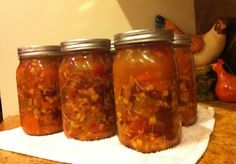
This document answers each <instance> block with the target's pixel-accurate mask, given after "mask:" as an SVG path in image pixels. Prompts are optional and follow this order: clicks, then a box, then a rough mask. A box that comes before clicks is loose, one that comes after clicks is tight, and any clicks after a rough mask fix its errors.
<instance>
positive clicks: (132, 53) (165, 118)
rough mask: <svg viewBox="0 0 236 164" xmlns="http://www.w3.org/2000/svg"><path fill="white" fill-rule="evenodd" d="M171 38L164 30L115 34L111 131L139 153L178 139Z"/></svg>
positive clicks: (179, 135)
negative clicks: (114, 123) (114, 126)
mask: <svg viewBox="0 0 236 164" xmlns="http://www.w3.org/2000/svg"><path fill="white" fill-rule="evenodd" d="M172 39H173V33H172V32H171V31H168V30H164V29H163V30H161V29H160V30H134V31H129V32H125V33H120V34H117V35H115V48H116V57H115V60H114V64H113V78H114V91H115V105H116V115H117V134H118V138H119V140H120V142H121V143H122V144H123V145H125V146H127V147H130V148H132V149H135V150H137V151H140V152H144V153H149V152H155V151H160V150H164V149H167V148H169V147H172V146H174V145H176V144H178V143H179V142H180V140H181V120H180V112H179V110H178V108H177V103H178V98H177V96H178V95H177V87H178V85H177V72H176V65H175V59H174V51H173V46H172V43H171V41H172Z"/></svg>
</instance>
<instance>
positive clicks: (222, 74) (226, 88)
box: [212, 59, 236, 102]
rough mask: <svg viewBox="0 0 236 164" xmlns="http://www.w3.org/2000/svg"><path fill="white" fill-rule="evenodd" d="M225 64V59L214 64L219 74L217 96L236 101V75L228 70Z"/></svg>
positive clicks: (227, 100)
mask: <svg viewBox="0 0 236 164" xmlns="http://www.w3.org/2000/svg"><path fill="white" fill-rule="evenodd" d="M223 65H224V61H223V60H221V59H218V61H217V62H216V63H214V64H212V69H213V70H214V71H215V72H216V75H217V83H216V86H215V93H216V96H217V97H218V98H219V99H220V100H221V101H224V102H236V76H235V75H232V74H230V73H228V72H226V71H225V70H224V68H223Z"/></svg>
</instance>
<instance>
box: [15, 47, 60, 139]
mask: <svg viewBox="0 0 236 164" xmlns="http://www.w3.org/2000/svg"><path fill="white" fill-rule="evenodd" d="M18 56H19V60H20V63H19V65H18V68H17V71H16V80H17V91H18V101H19V110H20V121H21V126H22V128H23V130H24V131H25V133H26V134H29V135H36V136H38V135H47V134H52V133H56V132H60V131H62V119H61V109H60V96H59V78H58V67H59V64H60V61H61V55H60V47H59V46H28V47H21V48H18Z"/></svg>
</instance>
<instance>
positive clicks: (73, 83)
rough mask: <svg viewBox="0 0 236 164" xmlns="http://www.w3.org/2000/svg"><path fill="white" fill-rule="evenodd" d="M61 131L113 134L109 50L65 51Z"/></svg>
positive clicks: (83, 136)
mask: <svg viewBox="0 0 236 164" xmlns="http://www.w3.org/2000/svg"><path fill="white" fill-rule="evenodd" d="M59 77H60V92H61V103H62V116H63V128H64V133H65V135H66V136H67V137H68V138H74V139H79V140H97V139H102V138H107V137H110V136H113V135H115V134H116V118H115V109H114V96H113V85H112V57H111V55H110V54H109V51H102V50H88V51H86V50H85V51H84V50H82V51H71V52H64V58H63V61H62V63H61V65H60V69H59Z"/></svg>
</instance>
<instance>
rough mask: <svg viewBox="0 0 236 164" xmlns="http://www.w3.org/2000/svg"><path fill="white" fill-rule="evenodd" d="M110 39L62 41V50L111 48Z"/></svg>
mask: <svg viewBox="0 0 236 164" xmlns="http://www.w3.org/2000/svg"><path fill="white" fill-rule="evenodd" d="M110 44H111V41H110V40H109V39H75V40H68V41H64V42H61V51H78V50H91V49H102V50H107V51H109V50H110Z"/></svg>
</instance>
